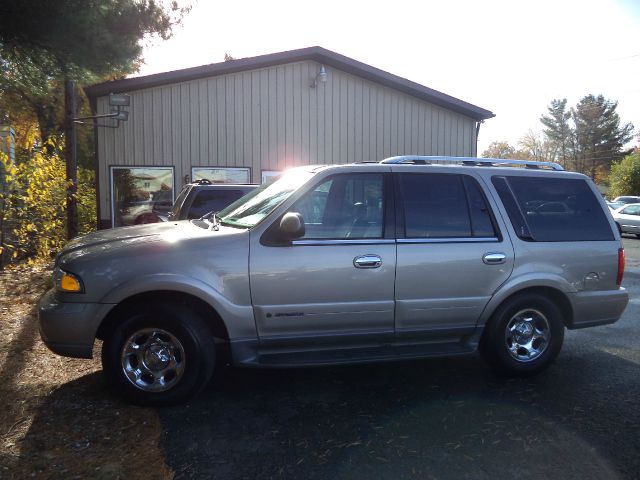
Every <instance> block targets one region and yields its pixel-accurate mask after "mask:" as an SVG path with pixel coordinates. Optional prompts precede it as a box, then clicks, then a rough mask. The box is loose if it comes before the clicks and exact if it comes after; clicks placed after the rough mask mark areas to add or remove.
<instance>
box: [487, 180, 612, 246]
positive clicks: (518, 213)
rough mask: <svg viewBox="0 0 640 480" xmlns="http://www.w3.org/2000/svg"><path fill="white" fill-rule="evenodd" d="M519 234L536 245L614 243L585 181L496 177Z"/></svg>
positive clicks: (496, 184)
mask: <svg viewBox="0 0 640 480" xmlns="http://www.w3.org/2000/svg"><path fill="white" fill-rule="evenodd" d="M492 182H493V184H494V186H495V187H496V190H497V191H498V194H499V195H500V198H501V199H502V202H503V204H504V206H505V208H506V210H507V213H508V214H509V218H510V220H511V223H512V224H513V227H514V229H515V231H516V234H517V235H518V236H519V237H520V238H522V239H523V240H528V241H536V242H575V241H590V240H613V239H614V236H613V232H612V230H611V226H610V225H609V221H608V220H607V217H606V215H605V213H604V211H603V210H602V206H601V205H600V202H598V199H597V198H596V196H595V195H594V193H593V191H592V190H591V188H589V185H588V184H587V182H586V181H585V180H582V179H573V178H542V177H521V176H513V177H493V178H492Z"/></svg>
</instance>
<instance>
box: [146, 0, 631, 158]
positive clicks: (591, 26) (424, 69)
mask: <svg viewBox="0 0 640 480" xmlns="http://www.w3.org/2000/svg"><path fill="white" fill-rule="evenodd" d="M315 45H317V46H321V47H324V48H327V49H329V50H333V51H335V52H337V53H340V54H342V55H346V56H348V57H351V58H354V59H356V60H359V61H361V62H364V63H366V64H369V65H372V66H374V67H377V68H380V69H382V70H386V71H388V72H391V73H393V74H395V75H398V76H400V77H404V78H407V79H409V80H412V81H414V82H417V83H420V84H422V85H425V86H427V87H430V88H434V89H436V90H439V91H441V92H444V93H446V94H449V95H452V96H454V97H457V98H460V99H461V100H464V101H467V102H469V103H472V104H474V105H477V106H480V107H482V108H486V109H488V110H491V111H492V112H494V113H495V114H496V117H495V118H492V119H490V120H487V121H486V122H485V123H484V124H483V126H482V128H481V130H480V137H479V143H478V152H479V154H480V153H482V151H483V150H484V149H485V148H486V146H487V145H488V144H489V143H491V142H493V141H496V140H507V141H509V142H510V143H512V144H514V145H515V144H516V143H517V141H518V139H519V138H520V137H522V135H524V134H525V133H526V132H527V131H529V130H533V131H534V132H535V131H541V130H542V127H541V124H540V122H539V118H540V116H541V115H542V114H544V113H546V111H547V110H546V108H547V105H548V104H549V103H550V102H551V100H552V99H554V98H567V99H568V101H569V104H570V105H575V104H576V103H577V101H578V100H579V99H580V98H581V97H583V96H584V95H587V94H590V93H593V94H596V95H597V94H603V95H604V96H605V97H607V98H609V99H611V100H616V101H618V102H619V106H618V112H619V114H620V116H621V118H622V121H623V122H632V123H633V124H634V125H635V126H636V130H635V131H636V133H637V132H639V131H640V0H597V1H595V0H583V1H577V0H576V1H573V0H536V1H533V2H524V1H515V0H505V1H498V0H483V1H479V0H439V1H433V0H422V1H419V0H417V1H403V0H395V1H389V0H388V1H385V2H378V1H372V0H368V1H354V0H338V1H336V0H315V1H300V0H296V1H278V0H272V1H248V0H233V1H229V2H220V1H212V0H199V1H197V2H194V6H193V9H192V11H191V13H190V14H189V15H188V16H187V17H186V18H185V19H184V22H183V26H182V27H180V28H178V29H177V30H176V31H175V35H174V37H173V38H172V39H171V40H169V41H166V42H160V41H155V42H153V43H152V44H151V45H149V46H147V47H146V48H145V52H144V57H145V60H146V64H145V65H144V66H143V67H142V69H141V71H140V74H142V75H146V74H151V73H158V72H164V71H169V70H178V69H181V68H187V67H193V66H198V65H205V64H209V63H217V62H221V61H222V60H223V59H224V54H225V52H228V53H229V54H231V55H232V56H233V57H235V58H242V57H253V56H256V55H262V54H267V53H275V52H281V51H285V50H293V49H297V48H303V47H310V46H315ZM637 143H638V142H637V141H634V144H637Z"/></svg>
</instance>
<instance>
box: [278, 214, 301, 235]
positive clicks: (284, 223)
mask: <svg viewBox="0 0 640 480" xmlns="http://www.w3.org/2000/svg"><path fill="white" fill-rule="evenodd" d="M278 231H279V233H280V237H281V238H282V239H283V240H286V241H291V240H295V239H296V238H300V237H302V236H304V232H305V229H304V219H303V218H302V215H300V214H299V213H298V212H288V213H285V214H284V217H282V219H281V220H280V228H279V229H278Z"/></svg>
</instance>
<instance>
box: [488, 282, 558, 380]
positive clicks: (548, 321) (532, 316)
mask: <svg viewBox="0 0 640 480" xmlns="http://www.w3.org/2000/svg"><path fill="white" fill-rule="evenodd" d="M563 339H564V323H563V320H562V312H561V311H560V309H559V308H558V307H557V306H556V304H555V303H553V301H551V300H550V299H549V298H548V297H546V296H543V295H541V294H537V293H523V294H520V295H516V296H514V297H512V298H510V299H508V300H506V301H505V302H504V303H503V304H502V305H501V306H500V307H499V308H498V309H497V310H496V312H495V313H494V315H493V317H491V319H490V320H489V322H488V323H487V325H486V327H485V332H484V335H483V337H482V340H481V342H480V351H481V353H482V354H483V356H484V358H485V360H486V361H487V362H488V363H489V364H490V365H492V366H493V367H495V368H497V369H498V370H499V371H501V372H504V373H508V374H514V375H529V374H534V373H537V372H539V371H541V370H543V369H544V368H546V367H547V366H548V365H549V364H550V363H551V362H552V361H553V360H554V359H555V358H556V356H557V355H558V353H559V352H560V348H561V347H562V342H563Z"/></svg>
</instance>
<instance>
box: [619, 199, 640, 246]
mask: <svg viewBox="0 0 640 480" xmlns="http://www.w3.org/2000/svg"><path fill="white" fill-rule="evenodd" d="M613 219H614V220H615V221H616V224H617V225H618V230H619V231H620V233H633V234H635V235H636V237H638V238H640V203H630V204H627V205H624V206H623V207H621V208H618V209H617V210H616V211H615V212H613Z"/></svg>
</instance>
